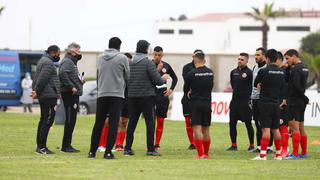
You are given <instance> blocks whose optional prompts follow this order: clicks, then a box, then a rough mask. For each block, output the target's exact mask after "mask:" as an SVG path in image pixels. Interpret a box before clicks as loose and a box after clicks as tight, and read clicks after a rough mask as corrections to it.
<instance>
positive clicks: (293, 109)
mask: <svg viewBox="0 0 320 180" xmlns="http://www.w3.org/2000/svg"><path fill="white" fill-rule="evenodd" d="M305 109H306V107H305V105H304V104H289V105H288V120H289V121H292V120H293V119H294V120H295V121H299V122H303V121H304V111H305Z"/></svg>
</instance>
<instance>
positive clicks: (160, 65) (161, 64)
mask: <svg viewBox="0 0 320 180" xmlns="http://www.w3.org/2000/svg"><path fill="white" fill-rule="evenodd" d="M162 68H163V63H162V62H160V63H159V64H158V65H157V70H158V72H161V71H162Z"/></svg>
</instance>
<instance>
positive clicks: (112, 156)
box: [103, 152, 115, 159]
mask: <svg viewBox="0 0 320 180" xmlns="http://www.w3.org/2000/svg"><path fill="white" fill-rule="evenodd" d="M103 158H104V159H115V157H114V155H113V154H112V152H109V153H105V154H104V155H103Z"/></svg>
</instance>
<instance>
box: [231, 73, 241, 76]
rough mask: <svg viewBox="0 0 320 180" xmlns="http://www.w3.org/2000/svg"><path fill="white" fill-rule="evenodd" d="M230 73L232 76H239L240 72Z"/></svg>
mask: <svg viewBox="0 0 320 180" xmlns="http://www.w3.org/2000/svg"><path fill="white" fill-rule="evenodd" d="M232 75H234V76H239V75H240V74H239V73H233V74H232Z"/></svg>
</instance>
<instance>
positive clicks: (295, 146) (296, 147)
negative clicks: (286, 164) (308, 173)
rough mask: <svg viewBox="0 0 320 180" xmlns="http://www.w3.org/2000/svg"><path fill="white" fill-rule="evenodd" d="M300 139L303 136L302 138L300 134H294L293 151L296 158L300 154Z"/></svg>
mask: <svg viewBox="0 0 320 180" xmlns="http://www.w3.org/2000/svg"><path fill="white" fill-rule="evenodd" d="M300 139H301V136H300V133H299V132H293V133H292V147H293V150H292V154H293V155H294V156H296V157H297V156H298V154H299V143H300Z"/></svg>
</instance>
